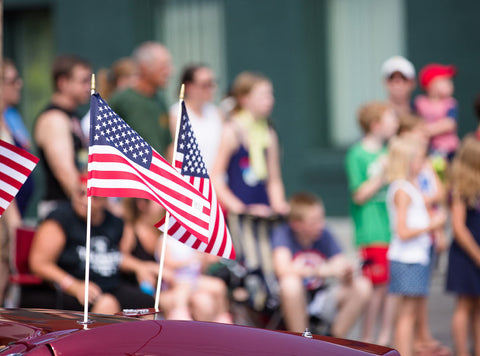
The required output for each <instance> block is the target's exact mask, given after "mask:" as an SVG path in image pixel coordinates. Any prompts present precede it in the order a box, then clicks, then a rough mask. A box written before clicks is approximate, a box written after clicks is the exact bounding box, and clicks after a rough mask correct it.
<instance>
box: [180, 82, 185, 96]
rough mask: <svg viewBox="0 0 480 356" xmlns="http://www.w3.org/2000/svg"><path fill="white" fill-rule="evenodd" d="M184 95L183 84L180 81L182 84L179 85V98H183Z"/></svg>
mask: <svg viewBox="0 0 480 356" xmlns="http://www.w3.org/2000/svg"><path fill="white" fill-rule="evenodd" d="M184 97H185V84H183V83H182V86H181V87H180V96H179V98H180V100H183V99H184Z"/></svg>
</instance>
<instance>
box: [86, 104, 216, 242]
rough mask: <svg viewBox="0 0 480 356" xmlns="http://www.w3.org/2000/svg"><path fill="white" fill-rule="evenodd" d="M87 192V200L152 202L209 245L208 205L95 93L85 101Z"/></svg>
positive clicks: (189, 184)
mask: <svg viewBox="0 0 480 356" xmlns="http://www.w3.org/2000/svg"><path fill="white" fill-rule="evenodd" d="M87 187H88V196H103V197H135V198H145V199H150V200H153V201H155V202H157V203H158V204H160V205H162V206H163V207H164V208H165V209H166V210H167V211H169V212H170V214H171V216H172V217H174V218H175V220H176V221H177V222H178V223H179V224H180V225H181V226H182V228H184V229H185V230H186V231H188V232H189V233H190V234H192V235H193V236H195V238H196V239H198V240H199V241H202V242H203V243H208V242H209V240H208V237H209V236H210V225H211V224H210V214H211V211H210V210H211V209H210V207H211V204H210V202H209V201H208V200H207V199H206V198H205V197H204V196H203V195H202V194H201V192H199V191H198V189H197V188H195V187H194V186H193V185H192V184H191V183H190V182H189V181H188V180H187V179H186V178H185V177H183V176H182V175H181V174H180V173H179V172H178V171H177V170H176V169H175V168H174V167H172V165H171V164H170V163H168V162H167V161H166V160H165V159H164V158H163V157H162V156H161V155H160V154H159V153H158V152H156V151H155V150H154V149H153V148H152V147H151V146H150V145H149V144H148V143H147V142H146V141H145V140H144V139H143V138H142V137H141V136H140V135H138V133H137V132H135V131H134V130H133V129H132V128H131V127H130V126H129V125H128V124H127V123H125V121H124V120H123V119H122V118H121V117H120V116H118V115H117V114H116V113H115V112H114V111H113V110H112V109H111V108H110V107H109V106H108V105H107V103H105V101H104V100H103V99H102V98H101V97H100V95H99V94H93V95H92V97H91V101H90V147H89V152H88V184H87Z"/></svg>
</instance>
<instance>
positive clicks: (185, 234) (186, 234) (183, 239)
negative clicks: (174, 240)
mask: <svg viewBox="0 0 480 356" xmlns="http://www.w3.org/2000/svg"><path fill="white" fill-rule="evenodd" d="M190 235H191V234H190V233H189V232H188V231H185V232H184V234H183V235H182V236H180V237H179V238H178V241H180V242H182V243H186V242H187V240H188V239H189V238H190ZM198 241H200V240H199V239H196V240H195V242H198ZM197 249H198V248H197Z"/></svg>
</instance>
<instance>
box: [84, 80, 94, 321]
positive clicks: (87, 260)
mask: <svg viewBox="0 0 480 356" xmlns="http://www.w3.org/2000/svg"><path fill="white" fill-rule="evenodd" d="M93 94H95V74H92V80H91V89H90V95H93ZM91 110H92V108H90V115H92V112H91ZM88 164H90V163H87V165H88ZM87 199H88V202H87V242H86V245H85V249H86V251H85V252H86V253H85V300H84V313H83V323H84V324H85V325H86V324H88V323H89V321H88V287H89V284H90V283H89V282H90V235H91V226H92V197H91V196H90V195H89V196H88V198H87Z"/></svg>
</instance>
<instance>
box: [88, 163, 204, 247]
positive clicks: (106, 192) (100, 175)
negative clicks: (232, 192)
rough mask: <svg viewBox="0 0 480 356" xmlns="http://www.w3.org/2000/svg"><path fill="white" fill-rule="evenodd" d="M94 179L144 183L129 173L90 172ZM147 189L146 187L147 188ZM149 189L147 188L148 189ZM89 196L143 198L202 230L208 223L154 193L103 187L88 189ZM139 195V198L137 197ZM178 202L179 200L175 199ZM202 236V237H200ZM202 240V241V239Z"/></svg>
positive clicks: (166, 190) (160, 186)
mask: <svg viewBox="0 0 480 356" xmlns="http://www.w3.org/2000/svg"><path fill="white" fill-rule="evenodd" d="M91 178H95V179H102V180H116V179H126V180H130V181H135V182H139V183H141V184H144V182H143V181H142V180H141V179H140V178H139V177H138V176H137V175H135V174H133V173H129V172H122V171H91V172H90V173H89V179H91ZM152 184H154V185H156V186H157V187H158V188H159V189H160V190H161V191H162V192H164V193H166V194H169V195H170V196H173V197H174V198H175V196H176V195H179V193H178V192H176V191H174V190H172V189H170V188H167V187H165V186H163V185H160V184H158V183H156V182H153V183H152ZM94 188H95V189H94ZM147 188H148V187H147ZM148 189H149V188H148ZM89 192H90V193H89V194H90V195H100V196H108V197H119V196H121V197H137V198H145V199H150V200H155V201H156V202H158V203H159V204H161V205H162V206H164V207H165V208H166V209H168V210H170V211H172V210H173V211H174V212H175V213H174V214H172V215H176V214H178V215H180V216H183V217H184V218H185V219H188V220H189V221H191V222H192V223H194V224H195V225H197V226H199V227H201V228H203V229H208V225H209V224H208V222H206V221H203V220H201V219H199V218H198V217H196V216H195V215H192V214H190V213H188V212H186V211H184V210H182V209H181V208H180V207H179V206H177V205H176V204H175V203H170V202H168V201H166V200H165V198H163V197H161V196H157V195H156V194H154V192H152V193H150V192H147V191H145V190H141V189H138V188H104V187H91V188H90V189H89ZM139 195H141V196H139ZM177 200H180V199H177ZM183 200H190V205H191V204H192V203H191V199H183ZM194 235H195V236H198V233H196V234H194ZM200 236H203V235H200ZM202 240H203V239H202Z"/></svg>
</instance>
